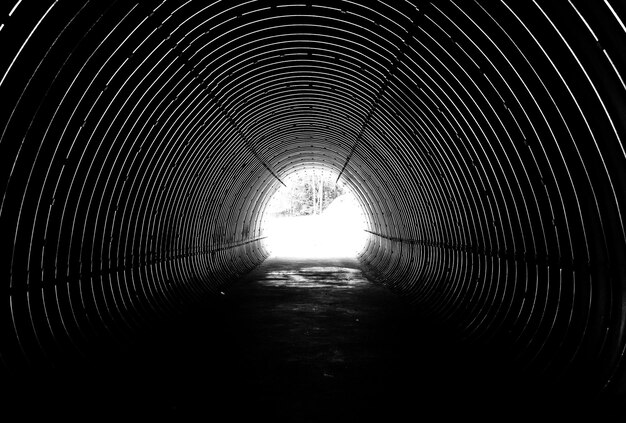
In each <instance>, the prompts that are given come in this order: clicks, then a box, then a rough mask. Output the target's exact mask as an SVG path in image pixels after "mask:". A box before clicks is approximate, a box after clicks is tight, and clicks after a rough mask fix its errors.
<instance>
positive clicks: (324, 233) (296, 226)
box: [264, 192, 367, 258]
mask: <svg viewBox="0 0 626 423" xmlns="http://www.w3.org/2000/svg"><path fill="white" fill-rule="evenodd" d="M264 228H265V231H264V234H265V235H266V236H267V237H268V238H267V241H266V246H267V248H268V249H269V251H270V252H271V254H272V256H277V257H302V258H320V257H354V256H356V254H357V253H359V252H360V251H361V250H362V248H363V246H364V244H365V240H366V235H367V234H366V232H365V231H364V229H365V225H364V220H363V212H362V209H361V206H360V205H359V203H358V201H357V200H356V198H355V197H354V195H353V194H352V193H350V192H347V193H344V194H343V195H341V196H339V197H337V198H335V199H334V200H333V202H332V203H330V204H329V205H328V208H327V209H326V210H324V211H323V212H322V213H321V214H317V215H309V216H294V217H275V216H272V214H271V213H269V216H268V217H267V219H266V220H265V225H264Z"/></svg>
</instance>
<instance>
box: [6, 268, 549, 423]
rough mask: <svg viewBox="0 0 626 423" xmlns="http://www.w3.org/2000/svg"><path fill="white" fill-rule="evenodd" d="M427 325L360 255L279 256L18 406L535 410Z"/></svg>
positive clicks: (205, 416) (190, 411)
mask: <svg viewBox="0 0 626 423" xmlns="http://www.w3.org/2000/svg"><path fill="white" fill-rule="evenodd" d="M416 321H417V320H416V316H415V310H414V309H413V308H412V307H410V306H409V305H408V304H406V303H405V302H403V301H402V300H401V299H400V298H399V297H398V296H396V295H395V294H394V293H392V292H391V291H389V290H388V289H386V288H384V287H382V286H379V285H377V284H374V283H372V282H370V281H369V280H368V279H367V278H366V277H364V275H363V273H362V272H361V270H360V269H359V266H358V265H357V262H356V261H355V260H352V259H327V260H322V259H315V260H306V259H292V260H287V259H277V258H272V259H269V260H267V261H266V262H265V263H263V264H262V265H261V266H259V267H258V268H257V269H256V270H255V271H253V272H252V273H250V274H249V275H248V276H246V277H245V278H243V279H241V280H240V281H237V282H235V283H233V284H231V285H229V286H228V287H226V288H224V290H223V293H222V294H221V295H220V296H219V298H218V299H217V300H216V301H215V302H214V303H213V304H209V305H207V306H206V307H204V308H201V309H196V310H194V311H192V312H190V313H189V314H188V315H186V316H185V317H184V318H182V319H181V320H180V321H177V322H176V324H172V325H171V326H170V327H168V328H165V329H163V330H162V331H161V332H159V333H158V334H155V335H154V336H152V337H147V338H146V339H144V340H142V342H141V343H140V345H135V346H134V347H133V348H132V349H129V350H127V351H125V352H123V353H119V354H118V355H117V356H115V355H114V354H108V355H107V356H106V357H103V358H101V359H100V360H99V362H96V363H91V364H90V365H89V366H83V367H82V368H81V369H80V370H78V371H75V372H69V371H63V372H59V374H56V375H55V374H52V375H50V376H49V378H48V379H46V380H38V381H37V382H36V383H33V382H32V381H31V382H30V383H29V384H28V387H27V388H26V389H25V390H24V391H23V392H22V393H21V394H20V395H21V396H22V398H21V399H22V400H23V401H22V402H21V405H18V404H20V401H17V402H15V401H13V405H15V406H16V407H15V408H16V409H17V411H18V412H19V413H21V414H24V415H28V414H33V413H36V414H42V415H45V416H47V417H50V416H59V417H63V418H66V419H68V418H76V419H77V420H83V421H84V418H85V417H89V418H93V417H94V416H102V417H107V418H120V417H134V418H141V419H145V418H159V417H167V418H168V419H170V420H173V421H176V420H183V419H189V420H194V421H195V420H196V419H198V418H201V419H202V420H207V421H254V420H258V419H262V420H263V421H290V422H318V421H319V422H329V421H337V422H339V421H341V422H352V421H355V422H356V421H433V420H432V418H433V416H437V420H439V419H442V418H445V417H453V418H459V417H464V418H467V417H469V416H475V417H480V418H481V419H482V420H483V421H485V420H489V421H513V420H515V417H516V416H517V417H520V418H521V417H522V416H523V415H524V413H526V414H530V416H531V417H532V415H533V414H532V413H534V412H536V409H537V407H535V405H536V403H533V402H532V401H533V399H532V396H533V395H534V392H533V390H532V389H530V390H529V389H528V387H527V386H525V385H523V384H521V383H519V382H517V381H515V382H514V383H511V379H510V378H509V377H508V375H507V374H506V373H502V372H500V369H499V368H498V366H497V365H494V363H493V362H492V360H491V358H489V359H487V358H485V357H483V356H479V355H478V354H468V353H467V351H463V350H460V349H459V348H458V347H456V346H455V345H454V343H452V342H450V341H449V340H447V339H446V338H445V337H443V336H441V335H440V334H438V333H436V331H433V330H431V329H429V327H428V326H427V325H419V324H416ZM25 398H27V399H28V404H25V403H26V401H25ZM33 399H36V400H33ZM14 400H15V399H14ZM541 413H542V415H544V416H545V410H542V411H541Z"/></svg>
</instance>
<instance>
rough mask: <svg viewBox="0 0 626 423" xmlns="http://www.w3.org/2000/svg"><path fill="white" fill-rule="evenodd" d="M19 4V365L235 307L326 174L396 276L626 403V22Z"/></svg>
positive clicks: (519, 4) (4, 24)
mask: <svg viewBox="0 0 626 423" xmlns="http://www.w3.org/2000/svg"><path fill="white" fill-rule="evenodd" d="M5 3H7V4H5V5H4V6H3V8H2V9H0V45H1V46H2V55H1V56H0V78H1V79H0V99H1V101H2V112H1V114H0V137H1V138H0V157H1V160H2V166H1V167H0V192H1V193H2V199H1V203H0V225H1V233H2V238H1V239H2V241H1V242H2V246H3V248H2V250H3V251H4V255H3V257H2V259H1V260H0V266H1V272H2V273H1V274H2V275H3V276H2V284H1V287H0V290H1V291H0V297H1V299H2V301H1V303H0V313H1V316H0V325H1V326H0V331H1V332H0V336H1V339H2V343H1V344H0V353H1V356H2V360H3V361H4V363H5V364H6V366H7V367H9V368H10V367H13V366H20V365H21V364H23V363H30V364H34V365H39V364H41V363H54V362H55V361H56V360H59V359H60V357H67V356H71V355H72V354H77V353H81V352H82V353H85V352H86V351H89V348H90V345H92V344H93V342H96V341H95V340H101V339H107V340H109V341H110V342H114V341H115V340H120V339H121V340H123V339H125V338H127V337H128V336H132V333H133V331H134V330H135V329H137V328H140V327H142V326H143V325H146V324H148V323H149V322H151V321H153V319H154V316H166V315H168V314H169V313H174V312H176V310H179V309H180V308H181V307H185V305H186V304H189V303H191V302H196V301H200V300H201V299H202V298H204V296H206V295H210V294H211V293H212V292H215V291H218V290H219V287H220V285H221V284H224V283H227V282H228V281H229V280H232V279H233V278H234V277H236V276H238V275H241V274H243V273H245V272H246V271H248V270H250V269H252V268H253V267H254V266H256V265H257V264H259V263H260V262H261V261H263V260H264V259H265V258H266V256H267V252H266V250H265V249H264V246H263V239H264V233H263V228H262V226H261V222H262V218H263V212H264V210H265V207H266V205H267V203H268V201H269V199H270V198H271V196H272V194H273V193H274V192H275V191H276V190H277V189H278V187H279V186H280V184H281V179H282V178H283V177H284V176H286V175H288V174H289V173H292V172H294V171H295V170H298V169H304V168H311V167H322V168H325V169H328V170H331V171H333V172H336V174H338V175H340V178H341V179H343V180H345V182H346V183H347V184H349V186H350V187H351V188H352V189H353V191H354V192H355V193H356V194H357V196H358V199H359V201H360V202H361V204H362V206H363V209H364V211H365V213H366V219H367V231H368V233H369V234H370V236H369V240H368V242H367V246H366V248H365V249H364V251H363V252H362V253H361V255H360V260H361V261H362V263H363V264H364V266H366V267H367V268H368V269H369V270H370V272H371V274H372V275H376V278H377V279H378V280H379V281H381V282H382V283H384V284H386V285H388V286H389V287H391V288H393V289H395V290H397V291H398V292H400V293H402V294H403V295H405V296H406V297H407V298H409V299H410V300H411V301H413V302H414V303H415V304H416V305H417V306H419V307H420V309H421V310H424V312H425V313H426V314H427V315H428V316H430V317H432V318H434V319H436V320H438V321H440V322H443V323H445V324H447V325H449V326H450V327H453V328H455V329H456V330H458V331H459V332H460V333H462V334H463V336H464V337H465V338H467V339H468V340H470V341H477V342H478V341H480V342H491V343H493V344H494V345H500V346H504V347H505V349H507V350H508V351H510V352H511V354H512V355H513V356H514V357H515V358H516V359H517V360H519V362H521V363H524V364H525V365H527V366H528V367H529V368H534V369H539V370H542V371H543V370H545V371H548V372H551V373H553V374H562V375H573V376H571V378H572V379H573V380H575V379H576V378H577V377H578V376H577V375H587V376H588V375H591V376H589V378H588V382H589V385H590V386H591V387H592V389H593V390H596V391H602V392H604V393H611V394H615V393H617V394H620V393H622V394H623V393H624V390H625V388H626V384H625V379H624V374H625V371H624V357H623V355H624V348H625V346H626V339H625V338H624V324H625V322H626V310H625V307H626V292H625V291H626V265H625V263H626V259H625V258H626V241H625V238H626V237H625V229H624V215H623V214H624V210H625V207H626V173H625V172H626V163H625V158H626V154H625V148H624V143H625V140H626V118H625V113H626V84H625V79H626V76H625V74H626V72H625V71H626V50H625V49H624V45H626V26H625V24H624V22H625V20H626V6H625V4H624V2H623V1H620V0H605V1H594V2H589V1H582V0H578V1H574V0H572V1H553V0H550V1H513V0H501V1H491V0H489V1H487V0H475V1H460V0H442V1H432V2H427V1H418V0H400V1H391V0H380V1H377V2H370V3H367V2H364V1H358V0H356V1H350V2H348V1H338V0H336V1H330V0H328V1H323V0H320V1H317V0H316V1H309V0H307V1H305V2H299V3H298V2H293V3H291V2H287V1H284V2H275V1H262V0H258V1H247V2H235V1H215V2H212V3H207V2H201V1H174V0H171V1H170V0H166V1H136V2H132V1H110V2H106V1H67V0H57V1H51V0H48V1H34V0H23V1H16V2H5Z"/></svg>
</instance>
